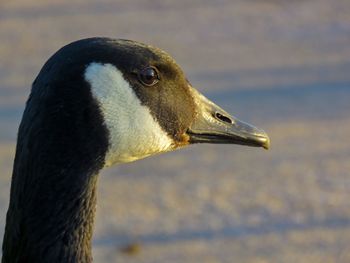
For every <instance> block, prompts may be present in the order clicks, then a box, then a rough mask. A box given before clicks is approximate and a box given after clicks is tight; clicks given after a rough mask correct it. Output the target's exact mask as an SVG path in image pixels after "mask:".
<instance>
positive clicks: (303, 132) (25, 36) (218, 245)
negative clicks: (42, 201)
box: [0, 0, 350, 263]
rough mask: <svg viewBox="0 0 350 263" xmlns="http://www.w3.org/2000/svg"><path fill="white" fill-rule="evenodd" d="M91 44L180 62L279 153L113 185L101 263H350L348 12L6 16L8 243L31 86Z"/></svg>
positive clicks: (121, 173)
mask: <svg viewBox="0 0 350 263" xmlns="http://www.w3.org/2000/svg"><path fill="white" fill-rule="evenodd" d="M89 36H110V37H115V38H130V39H135V40H140V41H143V42H147V43H152V44H153V45H156V46H159V47H161V48H163V49H165V50H167V51H168V52H170V53H171V54H172V55H173V56H174V57H175V58H176V60H177V61H178V63H179V64H180V65H181V66H182V67H183V69H184V70H185V72H186V73H187V75H188V78H189V79H190V80H191V82H192V83H193V84H194V86H196V87H198V88H199V90H201V91H202V92H204V93H205V94H206V95H208V97H210V98H212V99H213V100H215V101H216V102H217V103H218V104H220V105H222V106H223V107H224V108H226V109H228V111H230V112H231V113H233V114H234V115H237V116H238V117H240V118H241V119H244V120H246V121H249V122H252V123H254V124H256V125H257V126H259V127H262V128H264V129H265V130H266V131H267V132H268V133H269V135H270V137H271V139H272V148H271V150H270V151H263V150H260V149H255V148H246V147H240V146H217V145H200V146H193V147H191V148H188V149H184V150H181V151H177V152H174V153H169V154H165V155H161V156H156V157H152V158H148V159H145V160H142V161H138V162H135V163H132V164H127V165H121V166H118V167H115V168H112V169H108V170H106V171H104V172H103V173H102V175H101V177H100V182H99V197H98V198H99V200H98V201H99V202H98V208H97V217H96V227H95V236H94V248H93V249H94V258H95V262H127V263H129V262H135V263H136V262H149V263H157V262H171V263H172V262H208V263H209V262H210V263H212V262H291V263H292V262H293V263H294V262H316V263H317V262H322V263H323V262H327V263H328V262H339V263H346V262H350V245H349V244H350V204H349V200H350V172H349V171H350V162H349V156H350V139H349V134H350V103H349V101H350V74H349V72H350V2H349V1H347V0H336V1H332V3H330V1H328V0H298V1H287V0H285V1H283V0H269V1H268V0H245V1H243V0H242V1H238V0H237V1H229V0H226V1H225V0H222V1H199V0H198V1H170V0H169V1H107V0H103V1H99V2H97V1H92V0H90V1H78V0H75V1H66V0H63V1H62V0H61V1H58V0H57V1H50V3H47V1H43V0H36V1H33V0H30V1H24V0H23V1H16V0H15V1H2V2H0V39H1V41H0V58H1V60H0V83H1V85H0V235H1V236H2V233H3V228H4V224H5V214H6V209H7V203H8V195H9V185H10V176H11V169H12V162H13V156H14V146H15V140H16V129H17V127H18V123H19V120H20V117H21V113H22V110H23V107H24V106H23V105H24V102H25V99H26V97H27V96H28V94H29V90H30V83H31V82H32V81H33V79H34V78H35V76H36V74H37V73H38V71H39V70H40V68H41V66H42V64H43V63H44V62H45V61H46V59H47V58H48V57H49V56H50V55H51V54H52V53H53V52H54V51H56V50H57V49H58V48H60V47H61V46H63V45H64V44H67V43H69V42H71V41H73V40H76V39H79V38H83V37H89ZM0 242H1V241H0ZM129 244H136V245H134V250H133V251H134V252H133V253H132V252H131V253H125V252H124V253H123V252H122V251H121V248H123V247H125V246H127V245H129ZM131 250H132V249H131Z"/></svg>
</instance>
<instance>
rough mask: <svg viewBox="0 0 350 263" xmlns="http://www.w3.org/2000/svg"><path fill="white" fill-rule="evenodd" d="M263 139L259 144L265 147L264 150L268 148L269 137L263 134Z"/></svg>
mask: <svg viewBox="0 0 350 263" xmlns="http://www.w3.org/2000/svg"><path fill="white" fill-rule="evenodd" d="M263 138H264V139H263V140H262V141H261V142H262V144H261V146H262V147H263V148H264V149H265V150H269V149H270V138H269V136H268V135H267V134H265V136H264V137H263Z"/></svg>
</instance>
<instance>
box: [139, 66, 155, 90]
mask: <svg viewBox="0 0 350 263" xmlns="http://www.w3.org/2000/svg"><path fill="white" fill-rule="evenodd" d="M139 80H140V81H141V83H142V84H144V85H146V86H153V85H154V84H156V83H157V82H158V81H159V74H158V71H157V69H156V68H155V67H147V68H144V69H142V70H141V71H140V72H139Z"/></svg>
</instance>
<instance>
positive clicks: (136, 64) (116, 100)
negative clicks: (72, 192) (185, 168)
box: [61, 38, 269, 166]
mask: <svg viewBox="0 0 350 263" xmlns="http://www.w3.org/2000/svg"><path fill="white" fill-rule="evenodd" d="M74 47H75V48H79V51H80V52H79V53H80V54H79V55H78V56H75V57H74V56H68V57H69V58H70V59H71V60H70V61H69V62H68V63H70V64H72V65H73V66H69V65H66V66H65V67H68V68H70V69H72V68H74V64H75V65H80V66H79V67H78V68H79V70H81V67H83V72H81V73H80V74H83V76H84V81H85V82H86V83H87V84H88V87H89V88H90V91H91V96H92V97H93V100H95V101H96V104H97V105H98V107H99V110H100V113H101V115H102V120H103V123H102V125H103V126H104V127H105V128H106V130H107V134H108V150H107V152H106V155H105V164H104V165H105V166H111V165H113V164H116V163H124V162H130V161H134V160H138V159H141V158H144V157H147V156H150V155H154V154H158V153H163V152H168V151H172V150H175V149H178V148H182V147H184V146H186V145H189V144H193V143H227V144H242V145H249V146H258V147H263V148H265V149H267V148H268V147H269V138H268V136H267V134H266V133H265V132H264V131H263V130H261V129H258V128H256V127H254V126H252V125H249V124H247V123H244V122H242V121H240V120H239V119H237V118H235V117H233V116H231V115H230V114H228V113H227V112H226V111H224V110H223V109H221V108H220V107H219V106H217V105H216V104H215V103H213V102H211V101H210V100H208V99H207V98H206V97H205V96H203V95H202V94H201V93H199V92H198V91H197V90H196V89H195V88H193V87H192V85H191V83H190V82H189V81H188V80H187V78H186V76H185V74H184V73H183V71H182V70H181V68H180V67H179V66H178V65H177V64H176V62H175V60H174V59H173V58H172V57H171V56H170V55H169V54H167V53H166V52H164V51H162V50H160V49H158V48H156V47H152V46H149V45H145V44H142V43H138V42H135V41H130V40H112V39H101V38H97V39H88V40H82V41H79V42H75V43H73V44H71V45H70V46H68V48H67V47H66V49H68V50H71V49H74ZM64 49H65V48H64ZM64 49H63V51H65V50H64ZM61 52H62V51H61ZM82 56H83V58H84V60H85V61H84V63H82V61H81V57H82ZM64 57H67V55H66V54H64ZM77 74H78V73H77Z"/></svg>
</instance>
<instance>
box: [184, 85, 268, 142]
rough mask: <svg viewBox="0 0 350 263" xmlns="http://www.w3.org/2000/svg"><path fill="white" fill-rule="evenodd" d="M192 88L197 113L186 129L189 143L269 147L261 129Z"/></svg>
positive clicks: (265, 135)
mask: <svg viewBox="0 0 350 263" xmlns="http://www.w3.org/2000/svg"><path fill="white" fill-rule="evenodd" d="M192 90H193V93H194V97H195V101H196V104H197V115H196V118H195V120H194V121H193V123H192V124H191V126H190V127H189V129H188V130H187V134H188V135H189V136H190V143H225V144H241V145H248V146H255V147H263V148H265V149H269V147H270V139H269V137H268V135H267V134H266V133H265V132H264V131H263V130H260V129H258V128H256V127H254V126H252V125H250V124H248V123H245V122H242V121H240V120H238V119H237V118H234V117H232V116H230V115H229V114H228V113H227V112H225V111H224V110H223V109H221V108H220V107H219V106H217V105H216V104H214V103H213V102H211V101H209V100H208V99H207V98H206V97H204V96H203V95H202V94H200V93H199V92H198V91H196V90H195V89H192Z"/></svg>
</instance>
